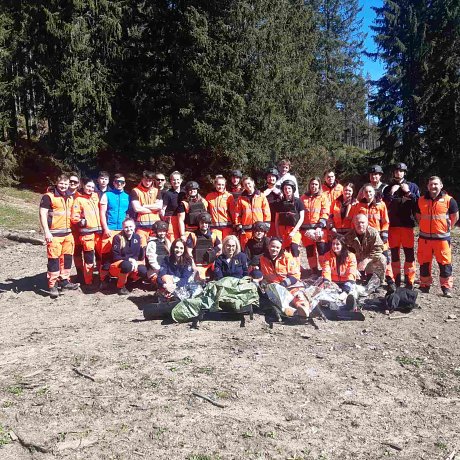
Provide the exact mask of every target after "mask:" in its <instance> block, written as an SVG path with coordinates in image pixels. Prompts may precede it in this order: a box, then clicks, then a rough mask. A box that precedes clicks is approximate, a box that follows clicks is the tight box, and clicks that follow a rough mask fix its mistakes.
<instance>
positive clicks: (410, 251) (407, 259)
mask: <svg viewBox="0 0 460 460" xmlns="http://www.w3.org/2000/svg"><path fill="white" fill-rule="evenodd" d="M388 244H389V246H390V251H391V267H392V269H393V274H394V276H395V281H396V282H397V283H398V284H399V283H400V281H401V261H400V258H399V256H400V251H401V248H402V249H403V251H404V278H405V282H406V283H410V284H411V285H413V284H414V281H415V250H414V245H415V238H414V229H413V228H410V227H390V229H389V232H388Z"/></svg>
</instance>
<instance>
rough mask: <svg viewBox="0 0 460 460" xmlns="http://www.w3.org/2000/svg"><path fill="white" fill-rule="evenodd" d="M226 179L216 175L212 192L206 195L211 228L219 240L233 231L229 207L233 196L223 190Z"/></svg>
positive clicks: (231, 204)
mask: <svg viewBox="0 0 460 460" xmlns="http://www.w3.org/2000/svg"><path fill="white" fill-rule="evenodd" d="M226 182H227V181H226V179H225V177H224V176H221V175H218V176H216V177H215V179H214V187H215V188H216V190H215V191H214V192H211V193H208V194H207V195H206V201H207V202H208V212H209V214H210V215H211V220H212V223H211V229H212V230H213V231H214V232H215V233H216V234H217V235H218V237H219V239H220V240H221V241H223V240H224V238H225V237H226V236H228V235H231V234H232V233H233V222H232V218H231V215H230V208H231V207H232V206H234V203H233V202H234V198H233V195H232V194H231V193H230V192H227V190H225V186H226Z"/></svg>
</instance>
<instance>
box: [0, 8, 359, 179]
mask: <svg viewBox="0 0 460 460" xmlns="http://www.w3.org/2000/svg"><path fill="white" fill-rule="evenodd" d="M358 12H359V8H358V0H333V1H331V0H328V1H323V0H310V1H307V2H304V1H297V0H279V1H277V2H266V1H265V0H251V1H249V0H216V1H213V2H205V1H203V0H192V1H189V2H169V1H165V0H159V1H155V2H145V1H143V0H133V1H130V2H126V1H124V0H100V1H98V2H94V1H93V0H77V1H74V2H62V1H58V0H47V1H44V0H39V1H31V0H26V1H22V2H16V1H14V0H5V1H3V2H2V3H1V5H0V129H1V130H2V133H3V137H4V138H5V139H9V140H12V141H17V140H18V138H21V137H26V138H27V139H28V140H29V141H30V140H37V141H40V145H41V147H43V148H44V150H45V151H46V155H47V156H52V157H55V158H56V159H57V160H58V161H59V162H62V163H64V165H65V166H67V167H72V168H78V169H83V170H89V169H94V168H95V167H96V166H97V163H98V161H97V153H98V152H100V151H105V152H111V154H112V155H113V156H115V157H116V158H117V162H119V164H120V165H124V164H125V161H127V162H129V163H130V164H131V162H132V161H133V160H134V161H139V163H144V164H145V165H148V166H152V167H153V168H154V169H156V168H158V167H162V168H165V169H173V168H177V169H180V170H181V171H183V172H184V173H185V174H187V175H192V174H193V175H195V176H196V175H197V174H200V175H201V178H204V177H207V176H211V175H213V174H215V173H216V172H217V171H227V170H228V169H230V168H231V167H235V166H238V167H241V168H242V169H244V170H245V171H246V172H248V173H251V174H254V173H255V172H257V171H260V169H262V168H265V167H266V166H269V165H272V164H273V163H274V162H275V161H276V160H278V159H279V158H281V157H285V156H287V157H289V158H290V159H291V160H293V161H294V163H295V164H298V165H300V164H301V163H302V162H304V161H305V159H308V158H310V156H311V155H312V153H309V152H318V151H327V152H328V151H330V150H331V149H336V148H339V147H340V146H341V145H343V144H345V145H356V146H364V145H365V144H366V145H368V144H367V143H366V142H367V141H366V137H365V131H366V129H367V130H368V127H367V122H366V119H365V106H366V95H367V88H366V85H365V81H364V79H363V77H362V76H361V75H360V65H361V63H360V53H361V49H362V36H361V34H360V32H359V27H360V23H359V21H358V19H357V15H358ZM20 120H21V123H19V121H20ZM50 152H52V153H51V154H50ZM106 157H107V156H106ZM108 157H109V159H108V161H111V157H110V155H109V156H108ZM325 158H329V155H326V156H325V157H324V159H325ZM314 159H315V160H316V157H315V158H314ZM324 159H323V160H324ZM114 164H115V163H114ZM318 166H319V165H318Z"/></svg>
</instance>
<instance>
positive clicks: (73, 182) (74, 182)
mask: <svg viewBox="0 0 460 460" xmlns="http://www.w3.org/2000/svg"><path fill="white" fill-rule="evenodd" d="M79 183H80V181H78V180H69V184H72V185H76V184H79Z"/></svg>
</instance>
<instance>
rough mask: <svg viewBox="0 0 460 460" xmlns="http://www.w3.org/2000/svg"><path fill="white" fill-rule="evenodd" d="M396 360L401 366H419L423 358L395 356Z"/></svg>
mask: <svg viewBox="0 0 460 460" xmlns="http://www.w3.org/2000/svg"><path fill="white" fill-rule="evenodd" d="M396 361H398V363H399V364H401V365H402V366H414V367H420V366H421V365H422V364H423V359H421V358H412V357H410V356H397V357H396Z"/></svg>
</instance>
